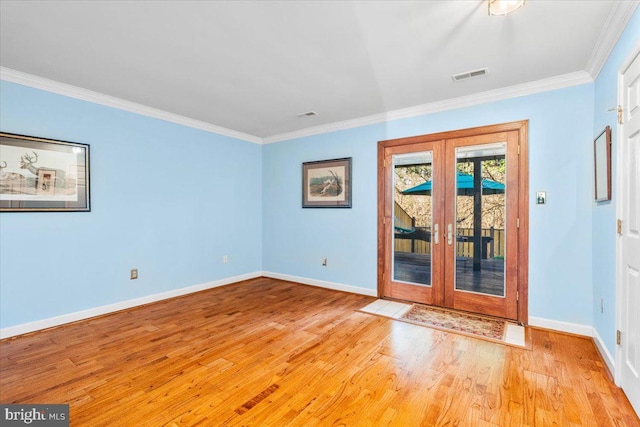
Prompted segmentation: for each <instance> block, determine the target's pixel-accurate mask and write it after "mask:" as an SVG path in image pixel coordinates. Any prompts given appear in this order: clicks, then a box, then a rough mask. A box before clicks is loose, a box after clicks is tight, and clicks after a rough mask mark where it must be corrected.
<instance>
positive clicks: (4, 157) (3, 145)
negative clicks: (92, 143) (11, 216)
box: [0, 132, 91, 212]
mask: <svg viewBox="0 0 640 427" xmlns="http://www.w3.org/2000/svg"><path fill="white" fill-rule="evenodd" d="M89 181H90V180H89V145H88V144H80V143H76V142H68V141H59V140H55V139H47V138H40V137H35V136H27V135H17V134H12V133H4V132H0V212H89V211H91V197H90V191H89V188H90V185H89Z"/></svg>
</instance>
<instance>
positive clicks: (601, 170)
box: [593, 126, 611, 202]
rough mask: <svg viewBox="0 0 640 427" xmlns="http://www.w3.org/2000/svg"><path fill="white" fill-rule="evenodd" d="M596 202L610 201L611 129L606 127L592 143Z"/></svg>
mask: <svg viewBox="0 0 640 427" xmlns="http://www.w3.org/2000/svg"><path fill="white" fill-rule="evenodd" d="M593 156H594V167H595V183H596V185H595V196H596V202H604V201H606V200H611V128H610V127H609V126H607V127H606V128H605V129H604V130H603V131H602V133H601V134H600V135H598V137H597V138H596V139H595V140H594V141H593Z"/></svg>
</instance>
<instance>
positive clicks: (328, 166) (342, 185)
mask: <svg viewBox="0 0 640 427" xmlns="http://www.w3.org/2000/svg"><path fill="white" fill-rule="evenodd" d="M302 207H303V208H350V207H351V157H347V158H344V159H333V160H322V161H319V162H306V163H303V164H302Z"/></svg>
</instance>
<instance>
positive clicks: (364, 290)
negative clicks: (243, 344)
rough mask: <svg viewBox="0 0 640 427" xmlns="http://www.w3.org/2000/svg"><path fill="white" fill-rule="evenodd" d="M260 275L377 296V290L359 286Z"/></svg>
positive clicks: (278, 274) (268, 272)
mask: <svg viewBox="0 0 640 427" xmlns="http://www.w3.org/2000/svg"><path fill="white" fill-rule="evenodd" d="M262 275H263V276H264V277H270V278H272V279H280V280H286V281H288V282H297V283H302V284H304V285H311V286H317V287H319V288H326V289H333V290H335V291H343V292H350V293H352V294H359V295H367V296H370V297H377V296H378V291H377V289H368V288H361V287H359V286H352V285H345V284H342V283H335V282H327V281H324V280H316V279H308V278H306V277H298V276H291V275H289V274H281V273H273V272H271V271H263V272H262Z"/></svg>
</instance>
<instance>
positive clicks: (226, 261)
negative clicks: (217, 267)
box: [222, 255, 229, 264]
mask: <svg viewBox="0 0 640 427" xmlns="http://www.w3.org/2000/svg"><path fill="white" fill-rule="evenodd" d="M222 262H223V263H224V264H226V263H228V262H229V257H228V256H226V255H225V256H223V257H222Z"/></svg>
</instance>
